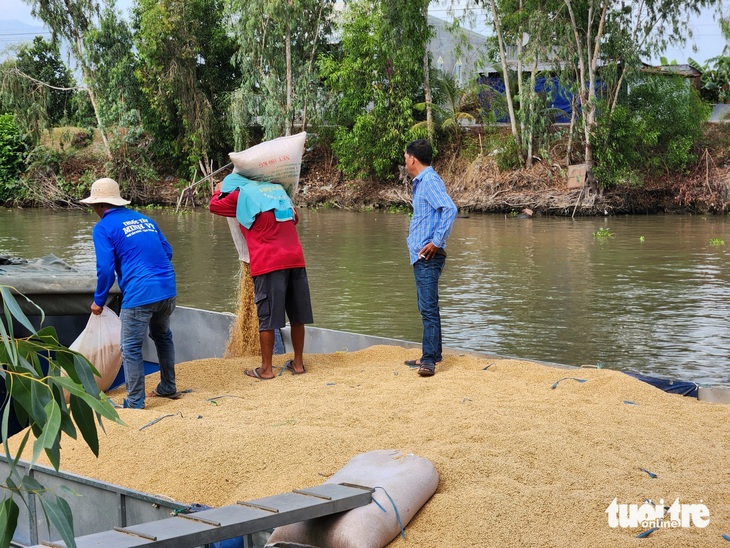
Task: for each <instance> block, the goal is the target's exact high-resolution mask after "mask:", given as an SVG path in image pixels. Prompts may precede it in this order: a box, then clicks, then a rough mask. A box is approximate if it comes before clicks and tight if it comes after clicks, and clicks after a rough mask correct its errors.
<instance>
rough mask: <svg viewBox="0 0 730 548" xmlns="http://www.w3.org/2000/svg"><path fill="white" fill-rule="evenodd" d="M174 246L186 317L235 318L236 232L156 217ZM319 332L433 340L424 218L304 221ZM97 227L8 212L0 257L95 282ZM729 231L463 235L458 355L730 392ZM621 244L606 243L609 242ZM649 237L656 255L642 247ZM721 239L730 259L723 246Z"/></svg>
mask: <svg viewBox="0 0 730 548" xmlns="http://www.w3.org/2000/svg"><path fill="white" fill-rule="evenodd" d="M148 214H149V215H150V216H151V217H153V218H154V219H155V220H156V221H157V222H158V223H159V224H160V226H161V227H162V229H163V231H164V233H165V235H166V236H167V238H168V239H169V240H170V242H171V244H172V246H173V250H174V258H173V262H174V264H175V270H176V273H177V277H178V292H179V301H178V302H179V303H180V304H182V305H186V306H194V307H199V308H209V309H212V310H219V311H235V309H236V304H237V303H236V290H237V288H238V269H239V264H238V260H237V256H236V254H235V250H234V247H233V243H232V241H231V238H230V235H229V232H228V226H227V224H226V222H225V220H224V219H221V218H219V217H216V216H214V215H210V214H209V213H208V212H207V211H205V210H200V211H197V212H192V213H185V214H182V215H174V214H172V213H169V212H160V211H151V212H149V213H148ZM300 214H301V222H300V225H299V231H300V236H301V239H302V243H303V245H304V249H305V256H306V259H307V265H308V266H307V269H308V272H309V279H310V285H311V288H312V298H313V305H314V313H315V320H316V325H318V326H320V327H328V328H333V329H344V330H347V331H357V332H362V333H368V334H374V335H381V336H387V337H394V338H402V339H408V340H420V336H421V323H420V317H419V315H418V311H417V308H416V302H415V301H416V299H415V285H414V282H413V271H412V268H411V267H410V266H409V265H408V254H407V251H406V248H405V237H406V234H407V231H408V222H409V217H408V216H407V215H404V214H388V213H383V212H367V213H353V212H343V211H333V210H303V211H300ZM96 220H97V219H96V216H95V215H94V214H93V213H86V212H65V211H57V212H52V211H37V210H2V211H0V253H5V254H11V255H14V256H21V257H25V258H36V257H40V256H42V255H46V254H48V253H54V254H55V255H57V256H59V257H61V258H62V259H64V260H65V261H66V262H68V263H70V264H74V265H76V266H86V267H93V262H94V253H93V245H92V242H91V229H92V227H93V225H94V223H95V222H96ZM727 226H728V225H727V221H726V219H725V218H724V217H695V216H681V217H680V216H651V217H619V218H614V217H609V218H586V219H582V218H581V219H575V220H571V219H563V218H535V219H514V218H505V217H503V216H495V215H472V216H471V217H470V218H465V219H462V218H460V219H458V220H457V222H456V225H455V227H454V231H453V233H452V236H451V238H450V239H449V244H448V247H447V251H448V253H449V258H448V261H447V264H446V269H445V271H444V274H443V277H442V284H441V313H442V318H443V324H444V344H445V345H446V346H451V347H458V348H464V349H469V350H477V351H484V352H491V353H495V354H500V355H506V356H516V357H523V358H531V359H536V360H542V361H547V362H555V363H565V364H570V365H582V364H592V365H595V364H597V363H598V362H601V363H602V364H603V366H604V367H608V368H613V369H621V370H639V371H642V372H647V373H657V374H665V375H669V376H672V377H675V378H684V379H689V380H696V381H699V382H703V383H727V382H728V381H730V373H728V367H727V366H728V362H729V358H730V333H728V312H727V303H728V302H729V297H730V284H729V283H728V281H729V280H728V272H727V268H726V258H727V254H728V249H730V235H729V234H728V228H727ZM601 227H605V228H609V229H610V231H611V232H612V233H613V234H614V236H613V237H611V238H608V239H606V240H605V241H601V240H598V239H596V238H595V237H593V233H594V232H596V231H597V230H598V229H599V228H601ZM642 236H643V241H642ZM713 238H720V239H723V240H725V241H727V245H725V246H715V245H711V243H710V240H712V239H713Z"/></svg>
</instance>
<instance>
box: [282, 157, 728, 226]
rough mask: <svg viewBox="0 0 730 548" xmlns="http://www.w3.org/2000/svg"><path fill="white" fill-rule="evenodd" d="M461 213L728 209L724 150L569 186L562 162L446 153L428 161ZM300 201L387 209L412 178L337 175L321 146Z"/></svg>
mask: <svg viewBox="0 0 730 548" xmlns="http://www.w3.org/2000/svg"><path fill="white" fill-rule="evenodd" d="M434 169H436V171H437V172H438V173H439V174H440V175H441V177H442V178H443V179H444V182H445V183H446V186H447V188H448V190H449V193H450V194H451V196H452V198H453V200H454V202H455V203H456V205H457V206H458V207H459V209H460V210H461V211H462V212H482V213H504V214H516V213H519V212H520V211H521V210H522V209H523V208H529V209H531V210H533V212H534V214H535V215H555V216H572V215H577V216H586V215H617V214H651V213H709V214H712V213H720V214H722V213H726V212H728V210H730V151H729V150H727V149H725V148H722V147H719V148H718V149H715V150H710V149H706V150H705V152H704V153H703V157H702V161H700V162H698V164H697V165H696V166H695V167H694V169H693V170H692V171H690V172H689V173H686V174H683V175H663V176H659V177H647V178H646V180H645V184H644V186H641V187H639V186H623V187H617V188H612V189H609V190H606V191H601V192H586V190H587V189H581V188H568V185H567V167H566V166H564V165H558V164H556V163H554V164H548V163H546V162H544V161H537V162H536V163H535V165H534V166H533V167H532V168H531V169H520V170H514V171H500V170H499V169H498V167H497V165H496V163H495V161H494V159H493V158H492V157H490V156H488V155H478V156H476V157H475V158H473V159H469V158H466V157H464V156H463V155H461V156H455V155H450V154H448V153H447V154H444V155H443V156H442V157H440V158H437V159H435V160H434ZM296 202H297V205H298V206H300V207H321V206H328V207H336V208H342V209H353V210H362V209H389V208H398V207H409V206H410V185H409V183H408V182H406V181H405V180H404V179H400V180H399V181H396V182H392V183H383V182H379V181H372V180H370V181H368V180H365V181H353V180H348V179H346V178H344V177H343V175H342V174H341V173H340V172H339V170H338V169H337V168H336V165H335V162H334V161H333V160H332V158H331V155H329V154H328V153H327V152H326V151H322V150H313V151H310V152H308V153H307V155H306V156H305V158H304V161H303V165H302V176H301V180H300V186H299V195H298V196H297V199H296Z"/></svg>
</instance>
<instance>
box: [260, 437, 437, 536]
mask: <svg viewBox="0 0 730 548" xmlns="http://www.w3.org/2000/svg"><path fill="white" fill-rule="evenodd" d="M325 483H338V484H339V483H352V484H356V485H361V486H364V487H371V488H374V489H375V488H377V489H375V491H374V492H373V500H374V501H376V502H377V504H376V503H375V502H371V503H370V504H368V505H366V506H361V507H359V508H355V509H353V510H349V511H347V512H341V513H339V514H334V515H331V516H325V517H321V518H317V519H312V520H307V521H302V522H300V523H293V524H291V525H284V526H282V527H277V528H276V529H274V532H273V533H272V534H271V537H269V541H268V544H267V545H266V546H267V547H268V546H271V547H273V546H275V545H276V544H278V543H300V544H311V545H313V546H317V547H318V548H382V547H384V546H386V545H387V544H389V543H390V542H391V541H392V540H393V539H395V538H396V537H397V536H398V535H399V534H400V533H401V524H402V525H403V527H405V526H406V525H408V523H409V522H410V521H411V519H413V516H415V515H416V512H418V510H419V509H420V508H421V507H422V506H423V505H424V504H426V501H428V499H430V498H431V496H432V495H433V494H434V493H435V492H436V489H437V487H438V483H439V475H438V472H437V471H436V468H435V467H434V465H433V464H432V463H431V461H429V460H428V459H425V458H423V457H419V456H416V455H414V454H412V453H411V454H407V455H406V454H404V453H401V452H400V451H396V450H379V451H369V452H367V453H361V454H360V455H357V456H355V457H353V458H351V459H350V460H349V461H348V462H347V464H345V466H343V467H342V468H341V469H340V470H339V471H338V472H337V473H335V474H334V475H333V476H332V477H331V478H329V479H328V480H327V481H325ZM391 500H392V502H391ZM378 505H379V506H378ZM394 506H395V508H394ZM396 509H397V515H396ZM399 518H400V523H399V522H398V521H399Z"/></svg>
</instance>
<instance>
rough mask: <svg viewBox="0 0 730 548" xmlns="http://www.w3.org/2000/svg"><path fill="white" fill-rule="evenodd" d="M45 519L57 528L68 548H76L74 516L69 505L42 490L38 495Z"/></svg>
mask: <svg viewBox="0 0 730 548" xmlns="http://www.w3.org/2000/svg"><path fill="white" fill-rule="evenodd" d="M39 500H40V502H41V506H42V508H43V513H44V514H45V515H46V521H48V523H49V524H53V526H54V527H55V528H56V529H57V530H58V532H59V534H60V535H61V538H62V539H63V541H64V542H65V543H66V545H67V546H68V547H69V548H76V540H75V539H74V518H73V515H72V514H71V507H70V506H69V505H68V503H67V502H66V501H65V500H64V499H62V498H61V497H59V496H56V495H53V494H51V493H48V492H43V493H41V495H40V496H39Z"/></svg>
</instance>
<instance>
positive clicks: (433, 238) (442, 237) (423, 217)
mask: <svg viewBox="0 0 730 548" xmlns="http://www.w3.org/2000/svg"><path fill="white" fill-rule="evenodd" d="M457 213H458V211H457V209H456V206H455V205H454V202H453V201H452V200H451V198H450V197H449V195H448V194H447V193H446V186H445V185H444V182H443V181H442V180H441V177H439V176H438V174H437V173H436V172H435V171H434V169H433V168H432V167H431V166H428V167H427V168H425V169H424V170H423V171H421V173H419V174H418V175H416V176H415V177H414V178H413V217H411V226H410V229H409V231H408V239H407V240H406V243H407V244H408V253H409V255H410V260H411V264H413V263H415V262H416V261H417V260H418V252H419V251H421V249H423V247H424V246H425V245H426V244H427V243H429V242H431V243H433V245H435V246H436V247H441V248H444V247H446V239H447V238H448V237H449V234H451V228H452V227H453V226H454V221H455V220H456V214H457Z"/></svg>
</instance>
